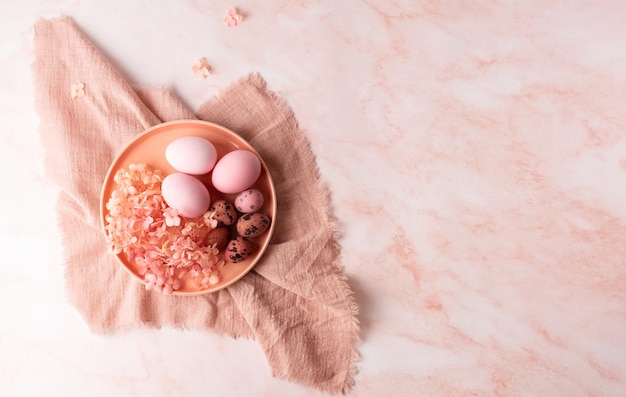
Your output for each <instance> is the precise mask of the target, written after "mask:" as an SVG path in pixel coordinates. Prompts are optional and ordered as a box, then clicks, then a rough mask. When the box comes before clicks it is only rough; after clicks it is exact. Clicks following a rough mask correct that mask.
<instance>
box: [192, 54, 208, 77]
mask: <svg viewBox="0 0 626 397" xmlns="http://www.w3.org/2000/svg"><path fill="white" fill-rule="evenodd" d="M211 69H212V68H211V65H209V63H208V62H207V60H206V58H200V59H198V60H197V61H196V62H194V64H193V66H192V67H191V71H192V72H193V74H194V75H195V76H196V77H197V78H199V79H206V78H207V77H209V74H211Z"/></svg>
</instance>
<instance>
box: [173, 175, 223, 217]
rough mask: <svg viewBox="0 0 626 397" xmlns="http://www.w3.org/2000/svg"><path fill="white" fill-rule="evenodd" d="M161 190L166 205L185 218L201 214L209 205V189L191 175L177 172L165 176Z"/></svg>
mask: <svg viewBox="0 0 626 397" xmlns="http://www.w3.org/2000/svg"><path fill="white" fill-rule="evenodd" d="M161 192H162V193H163V199H164V200H165V202H166V203H167V205H169V206H170V207H171V208H173V209H175V210H177V211H178V213H179V214H180V215H182V216H184V217H186V218H195V217H197V216H201V215H202V214H204V213H205V212H206V211H207V210H208V209H209V206H210V205H211V196H210V194H209V190H208V189H207V188H206V186H204V184H203V183H202V182H201V181H200V180H199V179H197V178H195V177H193V176H191V175H187V174H183V173H178V172H177V173H174V174H170V175H168V176H166V177H165V179H163V184H162V185H161Z"/></svg>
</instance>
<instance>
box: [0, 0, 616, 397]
mask: <svg viewBox="0 0 626 397" xmlns="http://www.w3.org/2000/svg"><path fill="white" fill-rule="evenodd" d="M231 6H238V7H239V8H240V9H241V11H242V12H243V13H244V15H245V19H244V21H243V22H242V23H241V24H240V25H239V26H237V27H235V28H231V29H229V28H228V27H226V26H225V24H224V23H223V17H224V16H225V15H226V12H227V10H228V8H230V7H231ZM59 15H69V16H72V17H73V18H74V19H75V20H76V22H77V23H78V24H79V25H80V26H81V27H82V28H83V29H84V30H85V32H86V33H87V35H88V36H89V37H91V38H92V39H93V40H94V41H95V42H96V43H97V44H98V45H99V46H100V47H101V48H102V49H103V51H104V52H106V53H107V54H108V55H109V56H110V58H111V59H112V60H113V61H114V62H115V63H116V64H117V65H118V66H119V69H120V70H121V71H122V72H123V73H125V74H126V75H127V76H128V78H129V80H131V81H134V82H136V83H141V84H152V85H167V86H171V87H174V88H175V89H176V91H177V93H178V94H179V95H180V96H181V98H183V99H184V100H185V101H186V102H187V103H188V104H189V106H191V107H192V108H195V107H197V106H198V105H199V104H200V103H201V102H202V101H203V100H204V99H206V98H209V97H211V96H213V95H216V94H217V93H218V92H219V90H220V89H222V88H225V87H227V86H228V85H229V84H231V83H232V82H233V81H235V80H237V79H238V78H241V77H242V76H244V75H246V74H247V73H249V72H252V71H256V72H259V73H261V75H262V76H263V77H264V78H265V79H266V80H267V81H268V84H269V86H270V87H271V88H272V89H273V90H276V91H278V92H279V93H280V94H281V95H282V96H283V97H284V98H285V100H286V101H287V102H288V104H289V105H290V106H291V107H292V108H293V110H294V111H295V113H296V115H297V117H298V119H299V121H300V124H301V126H302V128H303V130H304V131H305V132H306V134H307V135H308V137H309V139H310V140H311V144H312V148H313V150H314V152H315V153H316V155H317V159H318V162H319V166H320V169H321V172H322V175H323V178H324V181H325V182H326V183H327V184H328V186H329V187H330V189H331V191H332V195H333V205H334V211H335V215H336V216H337V218H338V222H339V227H340V230H341V233H342V238H341V244H342V246H343V258H344V259H343V262H344V265H345V272H346V273H347V274H348V275H349V277H350V280H351V285H352V287H353V288H354V290H355V292H356V297H357V299H358V302H359V304H360V308H361V310H360V321H361V324H362V342H361V344H360V345H359V351H360V353H361V360H360V361H359V363H358V370H359V373H358V374H357V376H356V386H355V387H354V389H353V390H352V392H351V393H349V395H351V396H417V395H419V396H469V395H471V396H568V397H575V396H595V397H599V396H615V397H617V396H624V395H626V259H625V258H626V249H625V247H626V244H625V240H626V73H625V71H626V41H625V40H624V38H625V37H626V23H624V21H625V20H626V2H623V1H619V0H616V1H606V0H605V1H569V2H552V1H538V0H532V1H530V0H529V1H524V2H507V1H475V2H463V1H459V2H446V1H440V2H437V1H409V0H407V1H384V0H368V1H356V0H349V1H341V2H339V1H330V0H327V1H312V0H311V1H306V0H303V1H293V2H291V1H269V2H268V1H260V0H258V1H240V2H237V3H236V4H235V3H232V4H230V3H223V2H208V1H200V0H188V1H186V2H182V1H181V2H173V1H172V2H166V1H158V2H154V1H148V0H137V1H133V2H125V1H121V0H112V1H107V2H97V1H78V0H76V1H72V0H59V1H44V0H29V1H25V2H17V1H9V2H2V3H0V38H1V39H0V76H2V79H1V80H0V118H1V120H2V123H1V127H0V159H1V161H2V165H3V167H0V203H1V204H2V210H3V211H2V213H3V215H2V221H1V222H0V269H1V270H2V275H3V282H2V286H1V287H0V396H33V395H46V396H57V395H58V396H76V395H88V396H100V395H102V396H113V395H115V396H147V395H152V396H181V397H187V396H199V395H218V396H241V395H252V396H276V395H289V396H316V395H319V396H322V395H324V394H323V393H321V392H317V391H314V390H311V389H308V388H306V387H303V386H300V385H296V384H291V383H287V382H284V381H281V380H278V379H274V378H271V376H270V373H269V369H268V367H267V364H266V362H265V359H264V357H263V354H262V352H261V350H260V348H259V347H258V346H257V345H256V344H255V343H254V342H252V341H246V340H232V339H229V338H225V337H219V336H215V335H211V334H206V333H199V332H181V331H176V330H171V329H164V330H161V331H145V330H139V331H132V332H125V333H120V334H117V335H114V336H107V337H102V336H94V335H92V334H90V333H89V331H88V330H87V328H86V327H85V325H84V323H83V322H82V320H81V318H80V317H79V316H78V314H77V313H76V312H75V311H74V309H73V308H72V307H70V306H69V305H68V304H67V301H66V299H65V296H64V292H63V259H62V254H61V246H60V239H59V236H58V235H57V233H56V229H55V226H54V225H55V215H54V207H53V203H54V195H55V194H56V190H55V188H54V186H51V185H50V184H49V183H48V182H47V181H46V180H45V178H44V177H43V164H42V153H43V149H42V148H41V147H40V145H39V141H38V134H37V126H38V119H37V115H36V113H35V112H34V109H33V95H34V93H33V90H32V83H31V76H30V70H29V67H30V62H31V60H32V58H31V57H32V54H31V48H30V40H31V35H32V31H31V26H32V24H33V22H34V21H35V20H36V18H37V17H40V16H43V17H54V16H59ZM202 56H204V57H206V58H207V59H208V61H209V63H210V64H211V65H212V66H213V68H214V73H213V74H212V75H210V76H209V77H208V78H207V79H206V80H198V79H196V78H195V77H194V76H193V73H191V71H190V68H191V65H192V64H193V62H194V61H195V60H196V59H197V58H199V57H202ZM33 247H35V249H33Z"/></svg>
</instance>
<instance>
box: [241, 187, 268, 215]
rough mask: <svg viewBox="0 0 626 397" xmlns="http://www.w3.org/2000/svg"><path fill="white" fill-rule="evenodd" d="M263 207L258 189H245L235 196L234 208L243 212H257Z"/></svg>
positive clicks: (261, 195)
mask: <svg viewBox="0 0 626 397" xmlns="http://www.w3.org/2000/svg"><path fill="white" fill-rule="evenodd" d="M261 207H263V194H262V193H261V192H260V191H259V190H258V189H246V190H244V191H243V192H241V193H239V194H238V195H237V197H236V198H235V208H237V211H239V212H242V213H244V214H249V213H252V212H257V211H258V210H260V209H261Z"/></svg>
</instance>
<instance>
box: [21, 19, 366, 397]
mask: <svg viewBox="0 0 626 397" xmlns="http://www.w3.org/2000/svg"><path fill="white" fill-rule="evenodd" d="M34 50H35V62H34V65H33V70H34V80H35V89H36V98H37V100H36V106H37V110H38V112H39V115H40V119H41V128H40V130H41V138H42V143H43V145H44V146H45V149H46V172H47V176H48V177H49V178H50V179H51V180H52V181H54V183H56V184H57V185H58V187H59V189H60V193H59V198H58V218H59V228H60V231H61V233H62V236H63V244H64V251H65V258H66V262H67V264H66V290H67V293H68V296H69V299H70V301H71V303H72V304H73V305H74V306H75V307H76V308H77V310H78V311H79V312H80V314H81V315H82V316H83V318H84V319H85V321H86V322H87V324H88V325H89V327H90V329H91V330H92V331H93V332H95V333H112V332H116V331H120V330H126V329H132V328H137V327H151V328H159V327H161V326H162V325H169V326H173V327H177V328H182V329H198V330H207V331H211V332H216V333H220V334H227V335H231V336H233V337H245V338H250V339H254V340H256V341H257V342H258V343H259V344H260V345H261V346H262V348H263V351H264V352H265V355H266V357H267V361H268V363H269V366H270V368H271V372H272V374H273V375H274V376H276V377H280V378H284V379H287V380H290V381H293V382H299V383H302V384H305V385H309V386H312V387H316V388H318V389H321V390H325V391H330V392H345V391H347V390H348V389H349V388H350V387H351V386H352V384H353V375H354V372H355V361H356V359H357V352H356V345H357V343H358V338H359V326H358V321H357V318H356V310H357V307H356V304H355V302H354V299H353V296H352V292H351V290H350V288H349V286H348V284H347V280H346V278H345V276H344V275H343V274H342V272H341V269H340V263H339V254H340V248H339V246H338V244H337V235H336V232H335V229H334V227H333V221H332V219H331V216H330V211H329V208H330V206H329V195H328V191H327V190H326V189H325V188H324V187H323V186H322V185H321V184H320V181H319V173H318V169H317V166H316V163H315V159H314V156H313V154H312V152H311V150H310V148H309V144H308V141H307V139H306V137H305V136H304V135H303V134H302V132H301V131H300V130H299V129H298V125H297V122H296V119H295V117H294V115H293V113H292V112H291V111H290V110H289V109H288V108H287V107H286V106H285V104H283V103H282V102H281V101H280V99H279V98H278V97H277V95H275V94H274V93H272V92H270V91H268V90H267V89H266V84H265V82H264V81H263V79H262V78H261V77H260V76H258V75H255V74H252V75H250V76H248V77H247V78H244V79H242V80H241V81H239V82H237V83H235V84H234V85H232V86H231V87H230V88H229V89H227V90H225V91H224V92H222V93H221V94H220V95H219V96H218V97H217V98H214V99H212V100H210V101H208V102H206V103H205V104H203V105H202V106H201V107H200V109H198V111H197V112H196V114H194V113H193V112H191V111H190V110H189V109H187V108H186V107H185V106H184V105H183V104H182V103H181V102H180V101H179V100H178V98H176V96H175V95H174V94H173V93H172V92H171V91H169V90H165V89H146V88H137V87H132V86H131V85H129V83H128V82H127V81H125V79H124V78H123V77H122V76H121V75H120V74H119V73H118V72H117V71H116V70H115V68H114V67H113V66H112V65H111V64H110V63H109V62H108V60H107V59H106V58H105V57H104V56H103V55H102V54H101V53H100V52H99V51H98V50H97V49H96V48H95V47H94V46H93V45H92V44H91V43H90V42H89V41H88V40H87V39H86V38H85V37H84V36H83V35H82V34H81V32H80V30H79V29H78V27H77V26H76V25H75V24H74V22H73V21H72V20H71V19H70V18H60V19H56V20H52V21H46V20H40V21H38V22H37V23H36V25H35V37H34ZM75 83H82V84H84V87H83V89H82V91H83V92H82V93H84V95H82V96H78V97H76V98H72V95H71V93H72V92H71V90H72V85H73V84H75ZM196 117H197V118H200V119H203V120H207V121H211V122H214V123H217V124H220V125H223V126H225V127H227V128H229V129H231V130H233V131H235V132H237V133H238V134H239V135H241V136H242V137H243V138H245V139H246V140H248V141H249V142H250V143H251V144H252V145H253V146H254V147H255V149H256V150H257V151H258V152H259V153H260V154H261V156H262V157H263V159H264V160H265V162H266V163H267V166H268V168H269V170H270V173H271V175H272V178H273V180H274V184H275V188H276V199H277V203H278V217H277V222H276V225H275V230H274V234H273V236H272V240H271V244H270V246H269V248H268V249H267V251H266V253H265V255H264V256H263V258H262V260H261V261H260V262H259V263H258V264H257V265H256V266H255V267H254V269H253V270H252V271H251V272H250V273H248V274H247V275H246V276H245V277H244V278H243V279H241V280H240V281H238V282H236V283H235V284H233V285H232V286H230V287H228V288H226V289H224V290H221V291H218V292H216V293H212V294H208V295H204V296H197V297H185V296H165V295H163V294H161V293H158V292H154V291H146V290H145V288H144V286H143V285H142V284H140V283H138V282H137V281H136V280H133V279H132V278H131V277H130V275H129V274H128V273H127V272H126V271H125V270H123V269H122V267H121V266H120V265H119V264H118V263H117V262H116V261H115V259H114V257H113V255H111V254H110V253H108V252H107V248H106V244H105V239H104V235H103V232H102V230H101V227H100V221H99V194H100V189H101V187H102V183H103V180H104V176H105V173H106V171H107V169H108V167H109V165H110V164H111V162H112V160H113V158H114V156H115V155H116V154H117V153H118V151H119V150H120V149H121V147H122V146H123V145H124V144H126V143H127V142H128V141H129V140H131V139H132V138H133V137H134V136H136V135H137V134H138V133H140V132H142V131H143V130H144V129H146V128H148V127H151V126H153V125H155V124H159V123H161V122H164V121H169V120H175V119H195V118H196Z"/></svg>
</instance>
